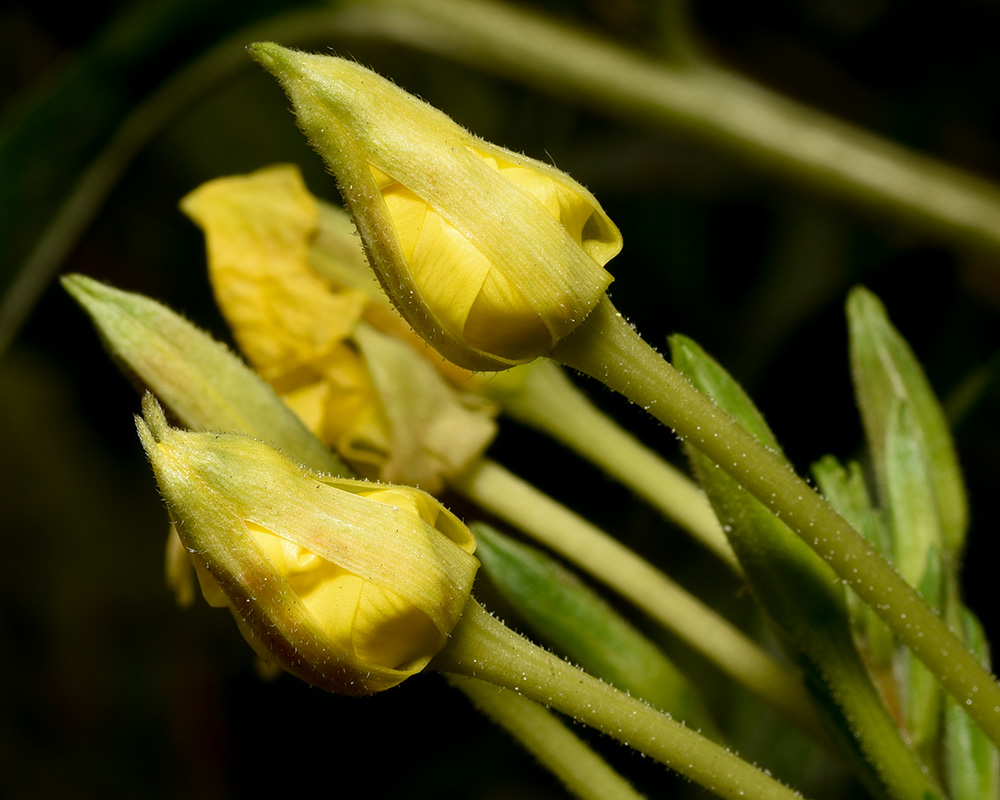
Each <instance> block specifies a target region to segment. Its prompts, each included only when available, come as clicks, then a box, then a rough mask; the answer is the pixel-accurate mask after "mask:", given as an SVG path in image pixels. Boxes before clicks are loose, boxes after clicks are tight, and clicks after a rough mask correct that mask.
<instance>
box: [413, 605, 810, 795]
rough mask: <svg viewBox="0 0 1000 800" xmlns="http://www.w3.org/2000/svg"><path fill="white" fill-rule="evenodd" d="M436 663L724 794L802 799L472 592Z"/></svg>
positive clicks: (443, 670)
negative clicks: (541, 642) (524, 633)
mask: <svg viewBox="0 0 1000 800" xmlns="http://www.w3.org/2000/svg"><path fill="white" fill-rule="evenodd" d="M431 666H432V667H434V668H435V669H437V670H439V671H441V672H444V673H456V674H458V675H465V676H467V677H470V678H479V679H480V680H485V681H489V682H490V683H493V684H496V685H497V686H502V687H505V688H507V689H513V690H514V691H516V692H519V693H520V694H522V695H524V696H525V697H528V698H530V699H532V700H535V701H537V702H539V703H542V704H543V705H547V706H550V707H551V708H554V709H556V710H557V711H561V712H563V713H565V714H568V715H570V716H571V717H573V718H574V719H575V720H577V721H578V722H582V723H584V724H586V725H590V726H591V727H593V728H596V729H597V730H599V731H601V732H603V733H606V734H607V735H609V736H611V737H613V738H615V739H617V740H618V741H620V742H623V743H624V744H627V745H629V746H630V747H633V748H635V749H636V750H639V751H640V752H642V753H645V754H646V755H647V756H650V757H651V758H655V759H656V760H657V761H660V762H661V763H663V764H666V765H667V766H668V767H671V768H672V769H675V770H676V771H677V772H680V773H681V774H683V775H685V776H687V777H688V778H690V779H691V780H693V781H696V782H697V783H699V784H701V785H702V786H704V787H705V788H706V789H709V790H710V791H712V792H715V793H716V794H717V795H719V796H720V797H724V798H732V800H737V799H738V798H739V799H740V800H747V798H756V799H757V800H793V798H797V799H798V800H801V796H800V795H799V794H798V793H797V792H794V791H792V790H791V789H789V788H787V787H786V786H783V785H782V784H780V783H779V782H778V781H776V780H774V779H773V778H770V777H768V776H767V775H765V774H764V773H763V772H762V771H760V770H759V769H757V768H756V767H754V766H752V765H751V764H748V763H747V762H746V761H743V760H742V759H741V758H740V757H739V756H737V755H735V754H733V753H731V752H729V751H728V750H726V749H724V748H722V747H720V746H719V745H717V744H715V743H714V742H711V741H709V740H708V739H705V738H704V737H703V736H701V735H699V734H697V733H695V732H694V731H692V730H690V729H688V728H685V727H684V726H683V725H681V724H680V723H679V722H675V721H674V720H672V719H671V718H670V717H668V716H667V715H665V714H663V713H661V712H659V711H656V710H655V709H653V708H652V707H651V706H648V705H646V704H645V703H643V702H641V701H640V700H636V699H635V698H633V697H629V696H628V695H627V694H625V693H624V692H620V691H618V690H617V689H614V688H613V687H611V686H610V685H608V684H606V683H602V682H601V681H599V680H597V678H594V677H593V676H591V675H588V674H587V673H586V672H583V671H582V670H579V669H577V668H576V667H573V666H571V665H570V664H568V663H566V662H565V661H562V660H560V659H558V658H556V657H555V656H554V655H552V653H549V652H546V651H545V650H543V649H542V648H540V647H538V646H536V645H534V644H532V643H531V642H529V641H528V640H527V639H525V638H523V637H521V636H519V635H518V634H516V633H514V632H513V631H512V630H510V629H509V628H507V627H506V626H505V625H504V624H503V623H502V622H500V621H499V620H498V619H496V618H495V617H492V616H491V615H490V614H489V613H488V612H487V611H485V610H484V609H483V607H482V606H480V605H479V603H477V602H476V601H475V599H471V598H470V600H469V603H468V605H467V606H466V609H465V612H464V613H463V615H462V619H461V620H460V621H459V623H458V626H457V627H456V628H455V630H454V631H452V634H451V638H450V639H449V640H448V644H447V645H446V646H445V648H444V650H442V651H441V652H440V653H439V654H438V655H437V656H436V657H435V659H434V661H432V662H431Z"/></svg>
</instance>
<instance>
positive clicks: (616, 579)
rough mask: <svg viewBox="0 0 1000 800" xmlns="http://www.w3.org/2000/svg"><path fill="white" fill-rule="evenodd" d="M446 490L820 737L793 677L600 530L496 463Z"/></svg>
mask: <svg viewBox="0 0 1000 800" xmlns="http://www.w3.org/2000/svg"><path fill="white" fill-rule="evenodd" d="M451 486H452V488H455V489H457V490H458V491H460V492H461V493H463V494H464V495H465V496H466V497H468V498H469V499H470V500H472V501H473V502H475V503H476V504H477V505H478V506H480V507H481V508H482V509H484V510H485V511H488V512H490V513H492V514H495V515H496V516H497V517H500V518H501V519H504V520H506V521H507V522H508V523H509V524H511V525H514V526H516V527H518V528H519V529H521V530H522V531H524V532H525V533H527V534H529V535H530V536H532V537H533V538H534V539H535V540H536V541H539V542H541V543H542V544H544V545H546V546H547V547H549V548H551V549H552V550H554V551H555V552H557V553H560V554H561V555H562V556H563V557H565V558H567V559H568V560H570V561H572V562H573V563H574V564H576V565H577V566H579V567H580V568H581V569H583V570H584V571H585V572H587V573H589V574H590V575H592V576H593V577H595V578H597V579H598V580H600V581H602V582H603V583H604V584H606V585H607V586H609V587H611V588H612V589H614V590H615V591H616V592H618V593H619V594H620V595H621V596H622V597H624V598H626V599H628V600H629V601H631V602H632V603H634V604H635V605H636V606H637V607H639V608H641V609H642V610H643V611H645V612H646V613H647V614H649V615H650V616H651V617H652V618H653V619H655V620H657V621H658V622H659V623H661V624H662V625H664V626H665V627H666V628H668V629H669V630H670V631H672V632H673V633H674V634H676V635H677V636H678V637H679V638H680V639H682V640H683V641H684V642H685V643H686V644H687V645H688V646H690V647H691V648H692V649H694V650H696V651H698V652H699V653H701V654H702V655H703V656H705V657H706V658H707V659H709V660H710V661H711V662H712V663H714V664H715V665H716V666H717V667H719V669H721V670H722V671H724V672H725V673H726V674H727V675H729V676H730V677H732V678H733V679H734V680H736V681H737V682H739V683H740V684H742V685H743V686H745V687H746V688H747V689H749V690H750V691H751V692H753V693H754V694H756V695H757V696H758V697H760V698H761V699H762V700H764V701H765V702H766V703H767V704H768V705H770V706H771V707H773V708H774V709H775V710H777V711H778V712H779V713H781V714H783V715H784V716H785V717H786V718H788V719H789V720H791V721H792V722H794V723H795V724H796V725H798V726H799V727H800V728H802V729H803V730H805V731H807V732H809V733H810V734H811V735H812V736H814V738H817V739H818V740H819V741H825V737H824V735H823V734H822V732H821V731H820V729H819V725H818V722H817V719H816V716H815V714H814V711H813V705H812V699H811V698H810V696H809V693H808V692H807V691H806V689H805V687H804V686H803V684H802V681H801V679H800V678H799V676H798V675H797V674H796V673H794V672H793V671H791V670H790V669H789V668H787V667H785V666H783V665H781V664H779V663H778V662H776V661H775V660H774V659H773V658H771V657H770V656H769V655H768V654H767V653H765V652H764V651H763V650H762V649H761V648H760V646H759V645H757V643H756V642H754V641H753V640H752V639H750V638H749V637H747V636H746V635H744V634H743V633H742V632H741V631H740V630H738V629H737V628H735V627H733V626H732V625H730V624H729V623H728V622H726V620H724V619H723V618H722V617H720V616H719V615H718V614H716V613H715V612H714V611H712V610H711V609H710V608H708V607H707V606H705V605H704V604H703V603H702V602H701V601H699V600H698V599H697V598H695V597H693V596H692V595H691V594H689V593H688V592H686V591H685V590H684V589H682V588H681V587H680V586H678V585H677V584H676V583H674V582H673V581H672V580H670V578H668V577H667V576H666V575H664V574H663V573H662V572H660V571H659V570H658V569H656V568H655V567H654V566H653V565H652V564H650V563H649V562H648V561H645V560H644V559H642V558H640V557H639V556H638V555H636V553H634V552H633V551H632V550H630V549H629V548H627V547H625V546H624V545H623V544H621V543H620V542H618V541H617V540H615V539H614V538H612V537H611V536H608V534H606V533H605V532H604V531H602V530H600V529H599V528H596V527H595V526H593V525H591V524H590V523H589V522H587V521H586V520H584V519H583V518H581V517H579V516H578V515H576V514H574V513H573V512H572V511H570V510H569V509H568V508H566V507H565V506H562V505H560V504H559V503H557V502H555V501H554V500H552V499H551V498H550V497H549V496H548V495H546V494H545V493H543V492H540V491H538V490H537V489H535V488H534V487H533V486H531V485H530V484H528V483H526V482H524V481H522V480H521V479H520V478H518V477H517V476H516V475H513V474H512V473H510V472H508V471H507V470H506V469H504V468H503V467H502V466H500V465H499V464H496V463H494V462H492V461H488V460H486V459H481V460H480V461H479V462H478V463H477V464H475V465H473V466H472V467H471V468H470V469H468V470H467V471H466V472H465V473H464V474H463V475H462V476H461V477H460V478H458V479H456V480H453V481H452V482H451Z"/></svg>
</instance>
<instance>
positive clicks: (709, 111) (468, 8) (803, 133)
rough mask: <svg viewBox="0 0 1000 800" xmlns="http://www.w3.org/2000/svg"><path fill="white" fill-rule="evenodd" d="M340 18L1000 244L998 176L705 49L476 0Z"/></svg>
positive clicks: (948, 234)
mask: <svg viewBox="0 0 1000 800" xmlns="http://www.w3.org/2000/svg"><path fill="white" fill-rule="evenodd" d="M352 12H353V13H352ZM341 21H342V23H343V26H344V27H343V30H344V31H345V32H348V31H350V32H351V33H354V34H355V35H367V36H378V37H380V38H383V39H389V40H395V41H399V42H403V43H405V44H407V45H410V46H412V47H416V48H420V49H423V50H426V51H428V52H432V53H436V54H440V55H443V56H445V57H448V58H453V59H457V60H460V61H463V62H465V63H468V64H472V65H474V66H476V67H479V68H482V69H485V70H488V71H492V72H495V73H498V74H502V75H506V76H510V77H513V78H515V79H516V80H520V81H524V82H525V83H529V84H532V85H535V86H537V87H538V88H539V89H541V90H542V91H546V92H552V93H558V94H559V95H560V96H562V97H570V98H573V99H574V100H575V101H577V102H579V103H582V104H585V105H588V106H591V107H596V108H598V109H599V110H604V111H607V110H611V111H615V112H618V113H620V114H622V115H624V116H627V117H631V118H637V119H639V120H641V121H644V122H650V123H653V124H655V125H661V126H663V127H665V128H669V129H673V130H676V131H678V132H680V133H682V134H685V135H687V136H689V137H690V138H692V139H696V140H698V141H701V142H705V143H707V144H710V145H712V146H714V147H716V148H718V149H719V150H722V151H724V152H726V153H727V154H728V155H729V156H731V157H733V158H735V159H737V160H739V161H742V162H745V163H746V164H748V165H750V166H752V167H754V168H756V169H758V170H759V171H761V172H764V173H766V174H770V175H775V176H777V177H779V178H781V179H785V180H789V181H791V182H793V183H795V184H799V185H803V186H806V187H808V188H810V189H812V190H815V191H819V192H823V193H828V194H831V195H834V196H836V197H839V198H840V199H841V200H843V201H846V202H848V203H850V204H852V205H855V206H863V207H865V208H868V209H873V210H875V211H876V212H878V213H880V214H881V215H883V216H885V217H889V218H892V219H901V220H904V221H906V222H907V223H908V224H909V225H911V226H912V227H913V228H914V229H915V230H920V231H928V232H935V233H936V234H937V235H939V236H941V237H943V238H945V239H948V240H951V241H953V242H956V243H959V244H962V245H964V246H968V245H978V246H982V247H987V248H989V249H991V250H992V251H993V252H996V251H997V250H998V249H1000V225H997V224H996V220H997V219H1000V188H998V187H997V186H996V185H994V184H992V183H990V182H988V181H985V180H982V179H981V178H978V177H976V176H974V175H972V174H970V173H967V172H964V171H962V170H959V169H956V168H954V167H951V166H948V165H946V164H944V163H943V162H940V161H937V160H935V159H933V158H930V157H929V156H925V155H922V154H920V153H917V152H915V151H912V150H908V149H907V148H905V147H902V146H900V145H897V144H894V143H892V142H891V141H889V140H887V139H884V138H882V137H879V136H876V135H875V134H872V133H869V132H867V131H865V130H863V129H861V128H858V127H855V126H853V125H849V124H847V123H845V122H842V121H840V120H838V119H836V118H834V117H832V116H830V115H827V114H824V113H823V112H821V111H818V110H816V109H813V108H810V107H808V106H806V105H803V104H801V103H797V102H795V101H794V100H791V99H789V98H786V97H783V96H781V95H779V94H777V93H775V92H773V91H770V90H769V89H767V88H765V87H763V86H760V85H758V84H756V83H754V82H752V81H750V80H747V79H746V78H743V77H741V76H739V75H736V74H734V73H732V72H729V71H727V70H725V69H722V68H720V67H717V66H715V65H711V64H708V63H706V62H704V61H700V60H696V61H694V62H692V61H690V60H682V61H679V62H675V63H673V64H668V63H662V62H658V61H655V60H653V59H652V58H650V57H648V56H646V55H644V54H641V53H637V52H633V51H630V50H628V49H626V48H623V47H622V46H620V45H618V44H617V43H615V42H611V41H607V40H602V39H600V38H599V37H596V36H594V35H591V34H587V33H584V32H581V31H579V30H574V29H572V28H570V27H568V26H564V25H560V24H558V23H555V22H552V21H549V20H545V19H544V18H542V17H540V16H538V15H535V14H531V13H530V12H525V11H521V10H518V9H515V8H513V7H511V6H506V5H500V4H494V3H489V2H473V1H472V0H366V2H365V3H364V5H359V6H358V7H356V8H347V9H345V12H344V14H343V16H342V18H341Z"/></svg>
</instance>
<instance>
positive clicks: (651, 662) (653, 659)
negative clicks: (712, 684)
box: [473, 523, 719, 739]
mask: <svg viewBox="0 0 1000 800" xmlns="http://www.w3.org/2000/svg"><path fill="white" fill-rule="evenodd" d="M473 532H474V533H475V535H476V541H477V543H478V546H477V549H476V556H478V558H479V560H480V561H481V562H482V565H483V569H484V570H485V571H486V573H487V574H488V575H489V576H490V579H491V580H492V581H493V582H494V584H495V585H496V587H497V589H498V590H499V591H500V592H501V594H502V595H503V596H504V597H505V598H506V600H507V601H508V602H509V603H510V604H511V606H512V607H513V608H514V609H515V610H516V611H517V612H518V614H520V615H521V616H522V617H523V618H524V620H525V621H526V622H527V623H528V625H530V626H531V627H532V628H533V629H534V630H535V632H536V633H537V634H538V635H539V636H540V637H541V638H543V639H544V640H545V641H546V642H547V643H548V644H549V645H551V646H552V647H554V648H555V649H556V650H557V651H558V652H560V653H562V654H564V655H565V656H566V657H567V658H569V659H570V660H572V661H574V662H576V663H577V664H579V665H580V666H581V667H583V668H584V669H585V670H586V671H587V672H590V673H591V674H592V675H595V676H597V677H599V678H601V679H602V680H605V681H607V682H608V683H611V684H612V685H614V686H617V687H618V688H619V689H623V690H625V691H628V692H630V693H631V694H634V695H636V696H637V697H641V698H642V699H643V700H645V701H646V702H648V703H650V704H651V705H653V706H656V707H657V708H659V709H661V710H663V711H667V712H669V713H670V714H671V715H673V716H674V717H676V718H678V719H680V720H683V721H684V722H685V723H686V724H687V725H688V726H689V727H693V728H697V729H699V730H701V731H702V733H704V734H706V735H707V736H710V737H712V738H716V739H718V738H719V734H718V732H717V730H716V728H715V724H714V723H713V722H712V720H711V717H710V716H709V714H708V712H707V710H706V709H705V707H704V705H703V703H702V702H701V699H700V696H699V694H698V690H697V689H696V688H695V687H694V686H693V685H692V684H691V683H690V681H688V679H687V678H686V677H685V676H684V674H683V673H682V672H681V671H680V670H679V669H678V668H677V667H676V666H675V665H674V664H673V662H671V661H670V660H669V659H668V658H667V657H666V656H665V655H664V654H663V652H662V651H661V650H660V649H659V648H658V647H656V646H655V645H654V644H653V643H652V642H650V641H649V640H648V639H647V638H646V637H645V636H643V635H642V634H641V633H639V631H637V630H636V629H635V628H634V627H633V626H632V625H630V624H629V623H628V622H626V621H625V619H624V618H623V617H622V616H621V615H620V614H619V613H618V612H617V611H615V610H614V609H613V608H612V607H611V606H610V605H608V604H607V603H606V602H605V601H604V600H602V599H601V598H600V597H599V596H598V595H597V594H595V593H594V592H593V591H592V590H591V589H590V588H588V587H587V586H586V585H585V584H584V583H583V582H582V581H581V580H580V579H579V578H577V577H576V575H575V574H574V573H572V572H570V571H569V570H568V569H566V568H565V567H563V566H562V565H561V564H559V563H558V562H557V561H555V560H554V559H552V558H551V557H550V556H548V555H546V554H545V553H543V552H542V551H540V550H538V549H536V548H534V547H530V546H528V545H525V544H522V543H520V542H517V541H514V540H513V539H511V538H510V537H507V536H504V535H503V534H501V533H499V532H498V531H496V530H494V529H493V528H490V527H489V526H487V525H484V524H482V523H479V524H474V525H473Z"/></svg>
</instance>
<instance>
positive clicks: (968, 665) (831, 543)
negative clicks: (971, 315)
mask: <svg viewBox="0 0 1000 800" xmlns="http://www.w3.org/2000/svg"><path fill="white" fill-rule="evenodd" d="M552 355H553V358H555V359H556V360H557V361H560V362H561V363H563V364H565V365H566V366H569V367H572V368H574V369H577V370H579V371H581V372H583V373H586V374H588V375H590V376H591V377H594V378H596V379H597V380H599V381H601V382H602V383H604V384H605V385H607V386H608V387H610V388H612V389H614V390H615V391H618V392H620V393H621V394H623V395H625V396H626V397H628V398H629V399H630V400H632V401H633V402H635V403H637V404H639V405H641V406H642V407H643V408H645V409H646V410H647V411H648V412H649V413H650V414H652V415H653V416H654V417H656V418H657V419H659V420H660V421H661V422H663V423H664V424H665V425H668V426H669V427H670V428H672V429H673V430H674V432H675V433H676V434H677V435H678V436H679V437H680V438H681V439H684V440H685V441H687V442H689V443H690V444H691V445H693V446H694V447H696V448H698V450H700V451H701V452H702V453H704V454H705V455H706V456H708V457H709V458H711V459H712V460H713V461H714V462H715V463H716V464H718V465H719V466H720V467H721V468H722V469H724V470H725V471H726V472H727V473H729V474H730V475H731V476H732V477H733V478H735V479H736V480H737V481H738V482H739V483H740V484H741V485H742V486H743V488H745V489H746V490H747V491H748V492H750V493H751V494H752V495H754V496H755V497H756V498H757V499H758V500H760V501H761V502H762V503H764V505H766V506H767V507H768V508H770V509H771V511H773V512H774V513H775V514H776V515H777V516H778V517H780V518H781V519H782V521H784V522H785V524H787V525H788V526H789V527H790V528H792V530H794V531H795V532H796V533H797V534H798V535H799V536H800V537H801V538H802V540H803V541H804V542H805V543H806V544H808V545H809V546H810V547H811V548H812V549H813V550H815V551H816V552H817V553H818V554H819V555H820V556H822V557H823V558H824V559H825V560H826V561H827V563H829V564H830V566H831V567H832V568H833V570H834V571H835V572H836V573H837V574H838V575H839V576H840V578H841V579H842V580H843V581H844V583H845V585H847V586H849V587H850V588H851V589H852V590H853V591H854V592H855V593H856V594H857V595H858V596H859V597H860V598H861V599H862V600H863V601H864V602H865V603H867V604H868V605H869V606H871V607H872V609H874V611H875V613H877V614H878V615H879V617H881V618H882V620H883V621H884V622H885V624H886V625H887V626H888V627H889V629H890V630H892V631H893V633H895V634H896V636H897V637H898V638H899V640H900V641H901V642H903V643H905V644H906V645H907V646H908V647H909V648H910V649H911V650H912V651H913V652H914V654H915V655H916V656H917V658H919V659H920V660H921V661H923V663H924V664H926V665H927V666H928V667H929V668H930V670H931V671H932V672H933V673H934V674H935V675H936V676H937V677H938V680H940V681H941V683H942V684H943V685H944V687H945V689H946V690H947V691H948V693H949V694H951V695H952V696H953V697H954V698H955V699H956V700H957V701H958V702H959V704H961V705H962V706H963V707H964V708H965V709H966V711H967V712H968V713H969V715H970V716H971V717H972V718H973V719H974V720H976V722H978V723H979V725H980V726H981V727H982V729H983V730H984V732H986V734H987V736H989V737H990V739H991V740H992V741H993V742H994V743H997V744H1000V685H998V684H997V682H996V680H995V679H994V678H993V677H992V676H991V675H990V674H989V673H988V672H987V671H986V670H984V669H983V668H982V666H980V664H979V661H978V660H977V659H976V657H975V656H974V655H973V654H972V653H970V652H969V650H968V649H967V648H966V647H965V646H964V645H963V644H962V643H961V641H960V640H959V639H958V638H956V636H955V635H954V634H953V633H952V632H951V630H950V629H949V628H948V626H947V624H946V623H945V622H944V620H943V619H942V618H941V617H940V616H938V614H937V613H935V612H934V611H933V610H932V609H931V608H930V606H928V605H927V604H926V603H924V602H923V600H921V599H920V596H919V595H918V594H917V592H916V591H915V590H914V589H913V588H912V587H911V586H910V585H909V584H907V583H906V581H904V580H903V579H902V578H901V577H900V575H899V574H898V573H897V572H896V570H895V569H893V567H892V566H891V565H890V564H888V563H887V562H886V561H885V560H884V559H883V558H882V557H881V556H880V555H879V554H878V553H876V552H875V551H874V550H873V549H872V547H871V545H869V544H868V543H867V542H866V541H865V540H864V539H863V538H862V537H861V536H860V534H858V533H857V532H856V531H855V530H854V529H853V528H851V526H850V525H849V524H848V523H847V522H846V521H845V520H844V519H843V518H842V517H841V516H840V515H839V514H837V513H836V512H835V511H834V510H833V509H832V508H831V507H830V505H829V503H827V502H826V501H825V500H824V499H823V498H822V497H820V496H819V495H818V494H817V493H816V492H815V491H813V489H812V487H810V486H809V485H808V484H807V483H806V482H805V481H803V480H802V479H801V478H800V477H799V476H798V475H796V474H795V472H794V471H793V470H792V469H791V468H790V467H789V466H788V464H787V463H786V462H785V461H784V460H783V459H782V458H781V457H780V456H778V455H776V454H775V453H773V452H772V451H770V450H768V449H767V448H765V447H764V446H763V445H761V444H760V443H759V442H758V441H757V440H756V439H754V437H753V436H751V435H750V434H748V433H747V432H746V431H744V430H743V428H741V427H740V426H739V425H738V424H737V423H736V422H735V421H733V420H732V419H731V418H730V417H729V416H728V415H726V414H724V413H723V412H722V411H720V410H719V409H718V407H717V406H716V405H715V404H714V403H713V402H712V401H711V400H710V399H708V398H707V397H706V396H705V395H703V394H701V393H700V392H699V391H698V390H697V389H695V388H694V387H693V386H692V385H691V384H690V383H689V382H688V381H687V380H686V379H685V378H684V377H682V376H681V375H680V373H678V372H677V370H675V369H674V368H673V367H672V366H671V365H670V364H669V363H668V362H667V361H666V360H664V359H663V358H662V357H661V356H660V355H659V354H658V353H657V352H656V351H655V350H653V348H651V347H650V346H649V345H648V344H646V342H644V341H643V340H642V338H641V337H640V336H639V334H638V333H636V332H635V330H633V328H632V327H631V326H630V325H629V324H628V323H627V322H626V321H625V320H624V319H623V318H622V316H621V314H619V313H618V311H617V310H616V309H615V307H614V306H613V305H612V304H611V301H610V300H609V299H608V298H607V297H605V298H604V299H603V300H602V301H601V303H600V304H599V305H598V307H597V308H596V309H595V310H594V311H593V312H592V313H591V315H590V316H589V317H588V318H587V320H586V321H585V322H584V323H583V324H582V325H581V326H580V327H579V328H578V329H577V330H576V331H575V332H574V333H573V334H572V335H571V336H569V337H568V338H567V339H564V340H563V341H562V342H561V343H560V344H559V345H558V346H557V347H556V349H555V350H554V351H553V354H552Z"/></svg>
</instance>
